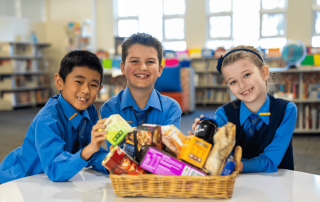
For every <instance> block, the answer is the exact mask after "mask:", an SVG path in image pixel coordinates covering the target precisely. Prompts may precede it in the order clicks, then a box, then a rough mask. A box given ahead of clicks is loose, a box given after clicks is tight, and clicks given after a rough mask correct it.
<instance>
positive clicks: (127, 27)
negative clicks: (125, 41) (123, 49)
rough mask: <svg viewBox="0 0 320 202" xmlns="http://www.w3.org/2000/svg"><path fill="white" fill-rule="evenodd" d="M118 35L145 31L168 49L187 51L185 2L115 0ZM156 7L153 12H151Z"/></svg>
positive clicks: (176, 0)
mask: <svg viewBox="0 0 320 202" xmlns="http://www.w3.org/2000/svg"><path fill="white" fill-rule="evenodd" d="M114 2H115V9H114V11H115V26H116V29H115V30H116V35H117V36H119V37H128V36H130V35H131V34H134V33H137V32H145V33H148V34H151V35H152V36H154V37H156V38H157V39H159V40H160V41H161V42H162V44H163V46H164V49H167V50H185V49H186V48H187V45H186V42H185V19H184V18H185V0H152V1H150V0H114ZM150 8H152V9H150Z"/></svg>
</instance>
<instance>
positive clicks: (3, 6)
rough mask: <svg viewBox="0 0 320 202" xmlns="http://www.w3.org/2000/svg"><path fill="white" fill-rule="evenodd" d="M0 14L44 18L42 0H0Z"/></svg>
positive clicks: (42, 19) (33, 18)
mask: <svg viewBox="0 0 320 202" xmlns="http://www.w3.org/2000/svg"><path fill="white" fill-rule="evenodd" d="M0 16H9V17H17V18H25V19H31V20H37V21H44V19H45V1H44V0H10V1H8V0H0Z"/></svg>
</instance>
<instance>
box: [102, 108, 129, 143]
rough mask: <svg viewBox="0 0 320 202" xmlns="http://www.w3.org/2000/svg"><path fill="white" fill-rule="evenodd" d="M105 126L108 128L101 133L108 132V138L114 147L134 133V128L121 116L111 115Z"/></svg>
mask: <svg viewBox="0 0 320 202" xmlns="http://www.w3.org/2000/svg"><path fill="white" fill-rule="evenodd" d="M104 124H105V125H106V128H105V129H100V130H99V131H103V130H105V131H107V132H108V134H107V135H106V138H107V140H108V141H109V142H110V143H111V144H112V145H113V146H117V145H118V144H120V143H121V142H122V141H123V139H124V138H125V136H126V135H127V134H128V133H130V132H132V131H133V128H132V127H131V126H130V125H129V124H128V123H127V122H126V121H125V120H124V119H123V118H122V117H121V116H120V115H119V114H114V115H111V116H110V117H109V118H108V119H107V121H106V122H105V123H104Z"/></svg>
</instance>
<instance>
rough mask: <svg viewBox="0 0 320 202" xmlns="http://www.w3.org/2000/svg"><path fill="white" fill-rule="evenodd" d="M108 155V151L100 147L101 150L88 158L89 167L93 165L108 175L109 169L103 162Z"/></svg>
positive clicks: (95, 168)
mask: <svg viewBox="0 0 320 202" xmlns="http://www.w3.org/2000/svg"><path fill="white" fill-rule="evenodd" d="M107 155H108V151H107V150H105V149H103V148H102V147H100V149H99V151H97V152H96V153H94V154H93V155H92V157H91V158H90V159H89V160H88V165H87V167H90V166H92V168H93V169H94V170H96V171H98V172H102V173H104V174H106V175H109V172H108V171H107V169H106V168H105V167H104V166H102V164H101V163H102V161H103V160H104V158H105V157H106V156H107Z"/></svg>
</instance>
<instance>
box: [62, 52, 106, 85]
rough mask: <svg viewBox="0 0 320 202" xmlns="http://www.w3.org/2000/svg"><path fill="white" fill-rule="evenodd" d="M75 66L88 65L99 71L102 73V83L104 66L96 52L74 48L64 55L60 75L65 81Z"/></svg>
mask: <svg viewBox="0 0 320 202" xmlns="http://www.w3.org/2000/svg"><path fill="white" fill-rule="evenodd" d="M74 67H88V68H89V69H92V70H95V71H97V72H99V73H100V75H101V82H100V84H101V83H102V79H103V68H102V64H101V62H100V60H99V58H98V57H97V56H96V55H95V54H93V53H91V52H89V51H85V50H74V51H71V52H69V53H68V54H67V55H66V56H64V58H63V59H62V60H61V64H60V70H59V75H60V77H61V78H62V80H63V82H65V81H66V78H67V76H68V74H70V72H72V70H73V68H74Z"/></svg>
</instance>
